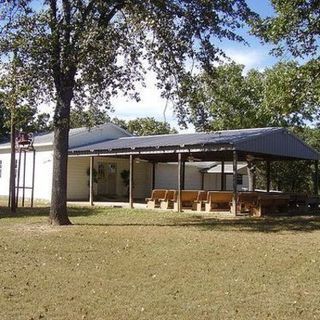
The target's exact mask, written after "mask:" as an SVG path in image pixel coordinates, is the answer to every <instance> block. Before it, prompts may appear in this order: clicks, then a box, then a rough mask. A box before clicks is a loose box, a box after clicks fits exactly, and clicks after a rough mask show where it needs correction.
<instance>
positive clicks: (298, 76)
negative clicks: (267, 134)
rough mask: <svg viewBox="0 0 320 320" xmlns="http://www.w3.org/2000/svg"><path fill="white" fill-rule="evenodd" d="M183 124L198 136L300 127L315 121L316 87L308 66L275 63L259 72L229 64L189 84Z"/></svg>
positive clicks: (319, 98) (317, 105)
mask: <svg viewBox="0 0 320 320" xmlns="http://www.w3.org/2000/svg"><path fill="white" fill-rule="evenodd" d="M194 84H195V86H194V87H193V91H192V94H189V95H188V96H186V98H187V99H186V102H187V103H188V104H189V106H190V113H189V115H188V121H189V122H190V123H192V124H193V125H194V126H195V127H196V129H197V130H199V131H203V130H205V131H208V130H221V129H236V128H250V127H266V126H284V127H291V126H304V125H305V124H306V123H310V122H313V123H316V122H317V121H318V119H319V106H320V95H319V87H318V85H317V84H316V83H315V81H314V77H313V73H312V72H311V71H310V68H309V64H306V65H303V66H300V65H298V64H297V63H296V62H287V63H284V62H283V63H278V64H276V65H275V66H273V67H271V68H268V69H265V70H264V71H259V70H254V69H252V70H249V71H248V72H247V73H245V72H244V66H242V65H237V64H235V63H231V64H225V65H222V66H219V67H218V68H217V69H216V76H215V77H210V76H208V75H206V74H201V75H200V76H198V77H197V78H196V79H195V82H194Z"/></svg>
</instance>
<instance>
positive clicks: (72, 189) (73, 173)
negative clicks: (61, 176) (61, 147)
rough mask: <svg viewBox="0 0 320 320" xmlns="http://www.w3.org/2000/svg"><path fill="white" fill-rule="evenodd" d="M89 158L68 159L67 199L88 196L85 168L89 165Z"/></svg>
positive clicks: (84, 198) (78, 198)
mask: <svg viewBox="0 0 320 320" xmlns="http://www.w3.org/2000/svg"><path fill="white" fill-rule="evenodd" d="M89 159H90V158H87V157H78V158H70V157H69V159H68V184H67V199H68V200H88V198H89V186H88V182H89V177H88V175H87V170H88V168H89V166H90V162H89Z"/></svg>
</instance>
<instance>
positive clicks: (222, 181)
mask: <svg viewBox="0 0 320 320" xmlns="http://www.w3.org/2000/svg"><path fill="white" fill-rule="evenodd" d="M225 178H226V175H225V173H224V160H222V161H221V183H220V184H221V187H220V190H221V191H224V190H225V189H226V182H225Z"/></svg>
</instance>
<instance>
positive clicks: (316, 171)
mask: <svg viewBox="0 0 320 320" xmlns="http://www.w3.org/2000/svg"><path fill="white" fill-rule="evenodd" d="M314 195H315V196H318V195H319V161H318V160H316V161H315V162H314Z"/></svg>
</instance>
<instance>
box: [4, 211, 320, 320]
mask: <svg viewBox="0 0 320 320" xmlns="http://www.w3.org/2000/svg"><path fill="white" fill-rule="evenodd" d="M0 212H1V213H0V253H1V260H0V268H1V273H0V319H1V320H5V319H14V320H17V319H27V320H30V319H74V320H77V319H94V320H97V319H124V320H127V319H268V318H270V319H319V318H320V294H319V293H320V292H319V291H320V218H319V217H294V218H284V217H282V218H269V219H249V218H245V219H238V220H230V219H217V218H215V217H214V216H204V215H194V214H191V213H188V214H177V213H172V212H159V211H147V210H141V211H139V210H133V211H129V210H124V209H105V208H104V209H99V208H96V209H91V208H71V209H70V215H71V220H72V222H73V223H74V225H73V226H70V227H50V226H48V225H47V215H48V209H47V208H36V209H19V212H18V214H17V215H16V216H14V217H10V215H9V213H8V212H7V210H6V209H4V208H0Z"/></svg>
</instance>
